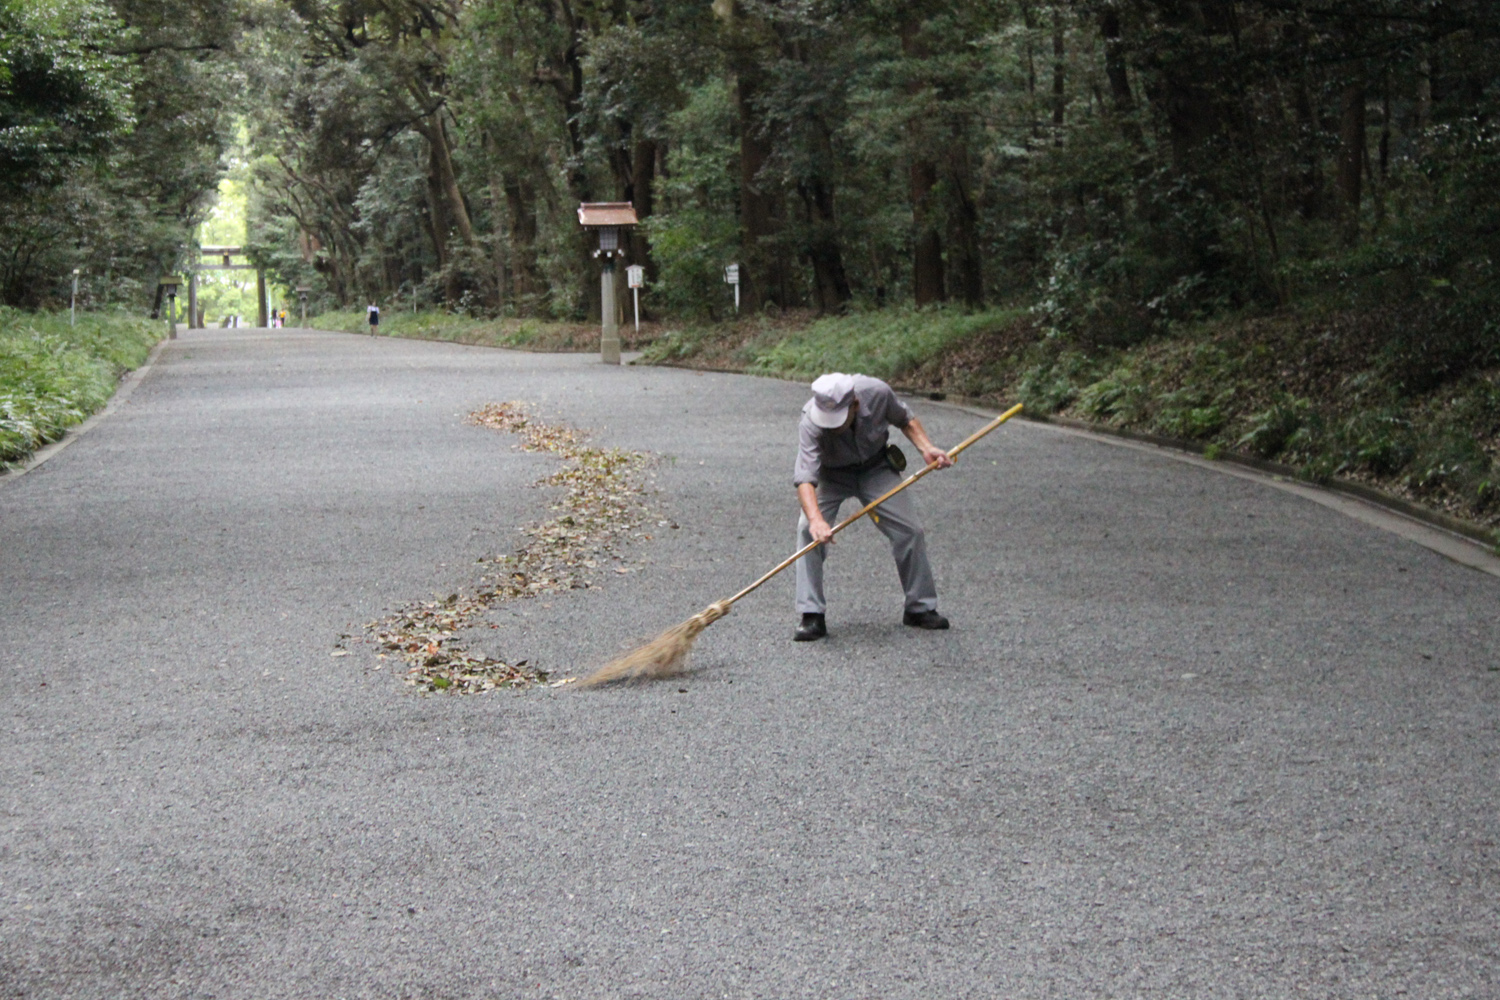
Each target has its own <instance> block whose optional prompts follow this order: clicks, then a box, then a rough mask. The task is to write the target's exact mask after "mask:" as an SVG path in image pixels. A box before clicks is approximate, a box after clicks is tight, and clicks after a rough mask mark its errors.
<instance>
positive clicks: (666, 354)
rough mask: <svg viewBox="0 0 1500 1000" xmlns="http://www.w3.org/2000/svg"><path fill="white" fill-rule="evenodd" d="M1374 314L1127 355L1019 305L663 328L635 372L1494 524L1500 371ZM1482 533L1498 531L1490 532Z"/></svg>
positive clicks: (1323, 316) (1175, 341)
mask: <svg viewBox="0 0 1500 1000" xmlns="http://www.w3.org/2000/svg"><path fill="white" fill-rule="evenodd" d="M1397 322H1399V320H1397V319H1394V318H1391V317H1387V316H1383V315H1381V314H1378V313H1350V312H1337V311H1328V312H1323V313H1311V312H1304V313H1288V314H1285V315H1277V316H1270V317H1259V318H1254V319H1239V320H1217V321H1213V322H1208V323H1202V324H1199V325H1196V326H1189V327H1183V328H1179V329H1176V330H1174V331H1173V332H1172V334H1171V335H1170V336H1163V337H1158V338H1154V339H1150V340H1147V341H1145V342H1143V343H1140V344H1136V345H1133V346H1130V347H1101V346H1089V345H1084V344H1080V343H1079V342H1077V341H1076V340H1073V339H1070V338H1068V337H1065V336H1062V335H1060V334H1058V333H1056V332H1055V331H1049V330H1046V329H1044V328H1043V327H1041V325H1040V324H1039V323H1038V322H1037V321H1036V319H1035V318H1034V317H1033V316H1032V314H1030V313H1029V312H1028V311H1027V310H1024V309H1010V310H1007V309H997V310H991V311H988V312H982V313H977V314H971V315H964V314H962V313H959V312H956V311H920V312H919V311H913V310H900V309H892V310H885V311H882V312H878V313H856V314H853V315H849V316H842V317H836V318H825V319H819V320H812V319H811V318H808V317H802V318H796V317H788V318H786V319H783V320H780V321H778V322H774V323H773V322H770V321H767V320H764V319H747V320H742V321H739V322H737V323H732V324H721V325H717V326H707V327H684V328H680V329H677V330H674V331H672V332H668V333H664V334H663V335H662V336H661V337H660V338H659V339H657V341H656V342H655V343H654V344H651V345H650V346H649V347H647V349H646V355H645V357H644V358H643V361H647V362H656V363H668V364H680V365H688V366H701V367H712V368H720V369H731V370H738V371H745V372H750V373H755V374H765V375H775V376H782V377H788V378H798V379H808V378H812V377H814V376H816V375H818V374H819V373H821V372H825V371H835V370H839V371H859V372H864V373H865V374H869V375H876V376H879V377H881V378H884V379H886V380H888V381H890V382H892V383H893V384H895V385H897V386H899V387H903V388H906V389H909V390H913V391H920V392H931V393H945V394H950V395H958V396H965V397H969V398H972V399H976V400H980V401H984V402H988V403H990V404H992V405H994V406H996V407H998V406H1001V405H1003V404H1009V403H1011V402H1015V401H1020V402H1023V403H1025V404H1026V407H1027V409H1028V411H1029V412H1031V413H1033V414H1036V415H1051V414H1058V415H1064V416H1069V417H1074V418H1077V419H1081V420H1085V421H1088V422H1091V423H1094V424H1102V425H1106V426H1109V427H1114V428H1120V429H1124V430H1129V431H1135V432H1140V433H1146V434H1156V435H1161V436H1165V437H1171V438H1177V439H1180V440H1183V441H1186V442H1189V443H1190V444H1192V445H1195V446H1197V447H1201V448H1202V449H1203V450H1204V452H1205V453H1206V454H1207V455H1209V456H1210V457H1219V456H1224V455H1228V454H1240V455H1244V456H1247V457H1254V458H1258V459H1263V460H1270V461H1275V462H1278V463H1282V464H1285V465H1289V466H1291V467H1293V468H1294V469H1296V470H1297V471H1298V472H1299V473H1300V474H1301V475H1303V476H1305V477H1306V478H1308V479H1311V480H1314V481H1325V482H1326V481H1328V480H1330V479H1334V478H1338V479H1345V480H1353V481H1358V482H1362V483H1364V484H1366V485H1371V486H1375V487H1377V488H1379V489H1382V490H1384V491H1386V492H1388V493H1393V494H1396V495H1398V496H1402V497H1405V498H1406V499H1408V500H1413V501H1415V502H1417V503H1420V504H1423V505H1425V506H1427V507H1429V508H1431V509H1435V510H1439V511H1442V512H1444V513H1446V514H1449V515H1450V516H1454V517H1458V518H1461V519H1463V520H1466V521H1468V522H1470V523H1471V524H1474V525H1477V526H1480V527H1483V528H1485V529H1487V530H1488V531H1490V532H1495V531H1496V530H1497V529H1500V468H1497V466H1496V462H1495V459H1496V456H1497V455H1500V368H1488V369H1482V370H1473V369H1469V370H1459V371H1456V372H1452V373H1449V374H1446V375H1445V374H1441V373H1438V372H1434V371H1433V370H1431V369H1429V368H1425V367H1423V366H1422V365H1421V364H1419V363H1417V362H1414V360H1413V359H1412V358H1411V357H1410V356H1409V354H1405V353H1403V351H1402V350H1401V349H1400V346H1399V345H1400V344H1401V343H1402V342H1403V341H1402V340H1401V339H1400V338H1399V337H1395V336H1393V334H1392V325H1393V324H1394V323H1397ZM1492 537H1500V536H1494V535H1492Z"/></svg>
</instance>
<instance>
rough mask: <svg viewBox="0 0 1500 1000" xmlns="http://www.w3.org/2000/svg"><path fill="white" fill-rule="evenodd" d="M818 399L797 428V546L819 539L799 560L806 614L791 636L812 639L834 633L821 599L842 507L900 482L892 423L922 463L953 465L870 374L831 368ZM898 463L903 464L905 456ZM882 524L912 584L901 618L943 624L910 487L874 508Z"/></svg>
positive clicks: (905, 583) (919, 624)
mask: <svg viewBox="0 0 1500 1000" xmlns="http://www.w3.org/2000/svg"><path fill="white" fill-rule="evenodd" d="M812 393H813V395H812V399H810V400H808V401H807V403H806V404H805V405H804V406H803V407H802V422H801V424H800V425H799V426H798V428H797V438H798V442H797V465H796V470H795V473H794V477H793V478H794V481H795V483H796V485H797V501H798V503H799V504H800V505H801V507H802V516H801V517H800V518H799V519H798V522H797V539H798V541H797V545H798V548H801V547H803V546H805V545H808V544H810V543H812V542H815V541H816V542H820V543H822V544H820V545H819V546H818V547H817V548H815V549H813V550H812V551H811V552H809V553H807V555H805V556H803V557H802V559H800V560H799V561H798V562H797V611H798V613H799V614H801V616H802V619H801V622H800V624H798V626H797V631H796V632H795V633H794V634H793V636H792V638H793V639H794V640H796V641H797V642H811V641H813V640H814V639H821V638H823V637H824V636H825V635H827V634H828V624H827V619H826V618H825V611H826V609H827V602H826V601H824V599H823V558H824V554H825V551H826V550H827V548H828V546H830V545H832V544H833V528H832V527H831V525H830V522H832V521H833V520H834V519H835V518H837V516H838V510H839V506H840V505H841V504H842V503H843V502H844V501H845V500H848V499H849V498H850V497H858V498H859V501H860V503H862V504H867V503H870V502H871V501H873V500H874V499H875V498H876V497H878V496H880V495H881V494H882V493H885V492H886V491H887V490H889V489H891V488H892V487H893V486H895V485H896V484H897V483H899V482H901V476H900V469H899V468H898V467H897V460H896V458H895V456H896V455H899V454H900V450H899V449H894V452H895V454H894V455H893V454H892V453H891V451H892V448H891V446H889V445H888V443H887V440H886V436H887V430H888V428H890V427H893V426H894V427H898V428H900V429H901V433H903V434H905V435H906V436H907V438H908V439H910V441H911V443H912V444H913V445H915V446H916V448H917V450H918V451H919V452H921V454H922V461H923V463H924V464H932V463H934V462H935V463H937V467H938V468H940V469H942V468H947V467H948V466H950V465H952V464H953V461H952V459H950V458H949V457H948V453H947V452H945V451H943V450H942V449H940V448H938V447H936V446H935V445H934V444H933V443H932V440H931V439H930V438H928V436H927V432H926V431H925V430H923V428H922V422H921V421H920V420H918V419H917V418H916V415H915V414H913V413H912V411H911V408H910V407H908V406H907V405H906V404H905V403H903V402H902V401H901V400H900V399H898V398H896V393H895V392H894V391H893V390H892V389H891V387H890V386H888V385H886V384H885V383H884V382H882V381H881V380H880V379H878V378H871V377H870V376H868V375H845V374H843V373H842V372H833V373H830V374H828V375H822V376H820V377H819V378H818V379H817V380H816V381H814V382H813V384H812ZM900 464H904V460H902V461H901V463H900ZM874 515H875V518H876V525H877V526H878V527H879V528H880V530H881V531H882V532H883V533H884V534H885V537H886V538H888V539H890V542H891V555H892V556H894V557H895V560H896V570H897V572H899V573H900V574H901V586H902V587H903V588H904V589H905V591H906V610H905V613H904V614H903V615H902V617H901V621H902V623H903V624H906V625H910V626H912V627H913V628H923V629H944V628H947V627H948V619H946V618H944V617H943V616H942V615H940V614H938V611H937V586H936V584H935V583H934V582H933V579H932V567H931V566H930V565H929V564H928V562H927V540H926V536H925V535H924V534H923V532H922V526H921V524H919V523H918V522H917V518H916V511H915V510H914V509H913V506H912V502H911V499H910V498H909V496H908V494H906V493H898V494H896V495H895V496H893V497H891V498H890V499H889V500H887V501H886V502H885V503H883V504H881V505H880V506H879V507H877V508H875V511H874Z"/></svg>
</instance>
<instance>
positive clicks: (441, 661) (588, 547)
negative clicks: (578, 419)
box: [365, 402, 651, 694]
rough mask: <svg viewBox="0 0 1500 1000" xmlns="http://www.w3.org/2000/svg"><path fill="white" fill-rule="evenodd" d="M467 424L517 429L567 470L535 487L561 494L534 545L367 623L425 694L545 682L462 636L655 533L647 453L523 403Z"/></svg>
mask: <svg viewBox="0 0 1500 1000" xmlns="http://www.w3.org/2000/svg"><path fill="white" fill-rule="evenodd" d="M468 422H469V423H471V424H476V425H478V426H482V427H491V428H494V429H495V430H498V431H504V432H507V433H511V434H516V435H518V436H519V437H520V439H521V440H520V442H519V444H518V445H517V447H519V448H520V449H521V450H523V451H540V452H550V453H552V454H554V455H557V456H558V457H560V458H562V459H563V460H564V465H563V466H562V468H560V469H558V470H557V471H556V472H554V473H552V474H551V475H549V476H545V477H543V478H542V479H541V480H539V481H538V482H537V483H536V484H535V485H537V486H558V487H562V488H563V497H562V499H561V500H559V501H558V502H557V503H555V504H553V505H552V508H551V509H552V510H553V511H555V512H557V516H555V517H553V518H550V519H548V520H546V521H542V522H540V523H537V524H531V525H527V526H526V527H524V528H522V529H521V533H522V534H523V535H525V536H527V538H528V539H529V541H528V542H527V543H526V544H525V545H523V546H522V547H521V548H519V549H517V550H516V551H515V552H513V553H511V554H510V555H507V556H500V557H496V558H494V559H490V560H487V561H485V562H484V563H482V564H483V565H487V566H489V567H490V570H489V572H487V573H485V574H483V575H482V576H481V577H480V579H479V581H478V582H477V583H476V584H475V586H474V587H473V589H472V590H471V591H470V592H468V593H454V594H449V595H448V596H447V597H445V598H443V599H442V600H437V601H416V602H413V603H411V604H408V605H406V606H405V607H402V608H400V609H398V610H397V611H395V612H393V613H392V614H390V615H387V616H386V617H384V618H382V619H380V620H379V621H374V622H370V623H369V624H368V625H366V626H365V631H366V632H367V633H368V634H369V635H370V636H371V637H372V638H373V639H374V641H375V642H376V644H377V645H379V646H380V647H381V648H382V649H384V650H387V651H388V652H391V653H396V654H399V655H400V656H401V658H402V660H404V661H405V663H406V665H407V671H406V683H407V684H409V685H411V686H413V687H416V688H419V689H421V690H423V691H429V692H430V691H451V692H456V693H459V694H476V693H479V692H482V691H493V690H495V689H497V688H519V687H529V686H532V685H535V684H545V683H547V682H548V672H547V671H545V670H541V669H539V668H537V667H535V666H532V665H530V664H529V663H528V661H526V660H520V661H517V662H515V663H510V662H506V661H504V660H500V659H496V658H494V657H490V656H485V655H483V654H481V653H476V652H473V651H471V650H470V649H469V648H468V644H467V642H466V641H465V639H464V637H463V633H464V631H465V630H467V629H471V628H476V627H479V626H480V625H482V624H485V623H484V622H483V618H484V616H485V615H486V614H487V613H488V612H489V611H491V610H492V609H494V608H495V607H497V606H499V605H501V604H504V603H505V602H507V601H513V600H521V599H525V598H532V597H539V596H541V595H544V594H557V593H562V592H565V591H569V590H583V589H587V588H589V587H592V586H595V583H594V571H596V570H598V568H599V567H600V566H601V564H604V563H608V562H617V561H618V560H619V558H620V555H619V552H618V549H619V546H620V545H621V544H623V543H624V542H626V541H629V540H630V539H632V538H636V537H639V538H644V539H649V538H650V537H651V536H650V535H646V534H642V533H640V532H637V531H636V529H637V528H638V527H640V525H641V524H642V523H643V522H644V521H645V520H646V517H647V515H648V513H649V510H648V508H647V504H646V501H645V496H646V485H645V482H644V478H645V477H644V475H643V473H644V470H645V468H646V466H647V464H648V463H649V460H650V456H648V455H647V454H645V453H643V452H636V451H624V450H621V449H618V448H597V447H594V446H592V445H590V444H588V443H587V440H586V438H585V436H584V435H583V434H582V433H580V432H579V431H577V430H574V429H573V428H570V427H566V426H562V425H557V424H544V423H540V422H539V421H537V420H536V419H535V418H534V416H533V415H532V413H531V408H530V407H529V406H528V405H527V404H526V403H522V402H509V403H490V404H488V405H487V406H484V407H482V408H481V409H478V410H476V411H474V412H473V413H471V414H469V417H468ZM622 569H623V567H617V571H618V570H622ZM568 680H571V678H567V679H564V680H562V681H557V682H553V686H559V685H561V684H564V683H567V681H568Z"/></svg>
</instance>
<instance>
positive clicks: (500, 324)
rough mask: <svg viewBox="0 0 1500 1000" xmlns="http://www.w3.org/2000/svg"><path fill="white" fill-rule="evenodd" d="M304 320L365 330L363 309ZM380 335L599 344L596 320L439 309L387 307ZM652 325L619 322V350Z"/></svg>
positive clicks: (572, 346) (480, 342) (506, 343)
mask: <svg viewBox="0 0 1500 1000" xmlns="http://www.w3.org/2000/svg"><path fill="white" fill-rule="evenodd" d="M307 325H308V326H310V327H312V328H314V329H317V330H336V331H342V332H344V333H369V332H370V323H369V320H368V319H367V318H366V315H365V312H364V310H359V311H357V312H356V311H350V312H327V313H323V314H322V315H321V316H312V317H309V318H308V321H307ZM376 329H377V331H378V333H379V334H380V336H383V337H408V338H412V339H415V340H440V341H444V342H447V343H450V344H473V345H476V346H479V347H510V348H515V349H518V350H525V351H553V352H569V351H576V352H588V351H597V350H598V349H599V324H597V323H556V322H549V321H546V320H538V319H472V318H470V317H468V316H454V315H450V314H448V313H444V312H418V313H411V312H402V311H399V310H391V311H389V312H382V313H381V314H380V326H378V327H377V328H376ZM656 333H657V328H656V327H655V326H653V325H650V324H642V326H641V332H640V333H639V334H636V332H635V329H634V327H633V325H631V324H630V323H624V324H621V326H620V342H621V344H622V346H623V347H624V349H625V350H627V351H631V350H636V349H638V346H639V345H640V344H642V343H647V342H649V341H650V340H651V339H652V338H653V337H654V336H655V335H656Z"/></svg>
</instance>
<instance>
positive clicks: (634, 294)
mask: <svg viewBox="0 0 1500 1000" xmlns="http://www.w3.org/2000/svg"><path fill="white" fill-rule="evenodd" d="M625 281H626V283H627V284H629V285H630V297H631V298H632V299H634V300H635V332H636V333H640V332H641V287H642V286H643V285H645V284H646V269H645V268H644V267H642V266H641V265H639V264H631V265H630V266H629V267H627V268H626V269H625Z"/></svg>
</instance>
